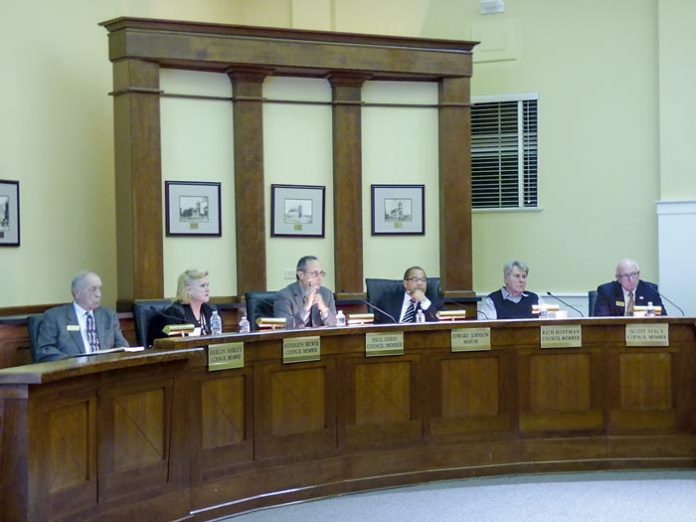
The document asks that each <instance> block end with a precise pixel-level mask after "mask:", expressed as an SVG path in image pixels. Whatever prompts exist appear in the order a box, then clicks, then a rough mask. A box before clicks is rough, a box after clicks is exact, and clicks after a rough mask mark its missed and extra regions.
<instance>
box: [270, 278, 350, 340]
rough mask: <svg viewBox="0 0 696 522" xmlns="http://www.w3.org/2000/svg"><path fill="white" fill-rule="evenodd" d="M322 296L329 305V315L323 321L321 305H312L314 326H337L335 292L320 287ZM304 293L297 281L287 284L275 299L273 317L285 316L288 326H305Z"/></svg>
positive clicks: (311, 311)
mask: <svg viewBox="0 0 696 522" xmlns="http://www.w3.org/2000/svg"><path fill="white" fill-rule="evenodd" d="M319 294H320V295H321V298H322V299H323V300H324V303H326V306H328V307H329V315H328V317H327V318H326V320H325V321H322V319H321V314H320V313H319V307H317V306H312V308H311V309H310V313H311V315H312V325H313V326H336V303H335V301H334V296H333V292H331V291H330V290H329V289H327V288H324V287H323V286H321V287H319ZM303 300H304V293H303V292H302V288H301V287H300V283H298V282H297V281H295V282H294V283H292V284H291V285H288V286H286V287H285V288H283V289H282V290H281V291H280V292H278V295H277V296H276V298H275V300H274V301H273V317H284V318H285V320H286V321H287V323H286V328H288V329H291V328H305V326H304V314H305V310H304V302H303Z"/></svg>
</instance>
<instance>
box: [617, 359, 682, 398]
mask: <svg viewBox="0 0 696 522" xmlns="http://www.w3.org/2000/svg"><path fill="white" fill-rule="evenodd" d="M671 363H672V356H671V354H669V353H640V354H628V353H627V354H622V355H621V357H620V361H619V373H620V382H621V385H620V386H621V391H620V394H621V409H622V410H634V411H649V410H652V411H655V410H670V409H672V370H671Z"/></svg>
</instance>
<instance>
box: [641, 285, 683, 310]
mask: <svg viewBox="0 0 696 522" xmlns="http://www.w3.org/2000/svg"><path fill="white" fill-rule="evenodd" d="M643 282H644V283H645V284H646V285H648V286H650V287H651V288H653V289H654V290H655V292H657V295H659V296H660V298H661V299H664V300H665V301H667V302H668V303H669V304H671V305H672V306H673V307H674V308H676V309H677V310H679V311H680V312H681V314H682V317H686V314H685V313H684V310H682V309H681V308H680V307H679V306H677V305H676V303H675V302H674V301H672V300H671V299H669V298H667V296H666V295H664V294H661V293H660V291H659V290H658V289H657V285H656V284H655V283H648V282H647V281H643ZM662 311H663V312H665V313H663V314H662V315H667V313H666V310H665V309H664V306H663V307H662Z"/></svg>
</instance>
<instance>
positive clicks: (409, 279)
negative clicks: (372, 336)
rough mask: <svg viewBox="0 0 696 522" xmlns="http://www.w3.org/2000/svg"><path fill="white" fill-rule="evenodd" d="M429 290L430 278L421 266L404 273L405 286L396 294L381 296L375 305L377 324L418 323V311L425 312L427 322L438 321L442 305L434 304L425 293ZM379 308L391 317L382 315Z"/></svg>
mask: <svg viewBox="0 0 696 522" xmlns="http://www.w3.org/2000/svg"><path fill="white" fill-rule="evenodd" d="M427 290H428V278H427V276H426V275H425V270H423V269H422V268H421V267H419V266H412V267H411V268H408V269H406V272H404V286H403V288H401V287H398V289H395V291H394V292H389V293H386V294H384V295H383V296H381V297H380V298H379V299H378V300H377V301H376V302H375V303H373V304H374V305H375V322H376V323H393V322H394V321H395V320H396V321H398V322H399V323H413V322H415V321H416V314H417V313H418V310H422V311H423V315H425V320H426V321H437V320H438V319H437V312H438V310H440V309H441V308H442V303H441V302H439V301H438V302H437V303H433V302H431V301H430V299H428V298H427V297H426V295H425V293H426V292H427ZM377 307H378V308H379V309H381V310H384V311H385V312H387V313H388V314H389V315H390V316H391V317H389V316H387V315H386V314H383V313H381V312H380V311H379V310H378V309H377Z"/></svg>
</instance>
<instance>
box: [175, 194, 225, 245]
mask: <svg viewBox="0 0 696 522" xmlns="http://www.w3.org/2000/svg"><path fill="white" fill-rule="evenodd" d="M164 186H165V203H166V208H167V211H166V220H167V235H168V236H218V237H219V236H221V235H222V220H221V216H220V183H212V182H211V183H208V182H203V181H165V182H164Z"/></svg>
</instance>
